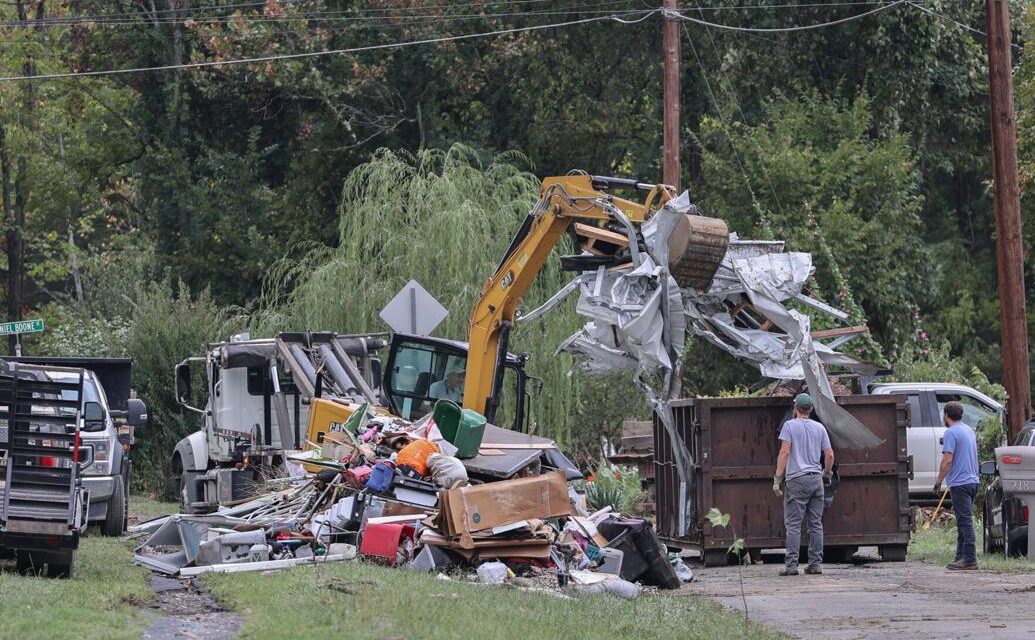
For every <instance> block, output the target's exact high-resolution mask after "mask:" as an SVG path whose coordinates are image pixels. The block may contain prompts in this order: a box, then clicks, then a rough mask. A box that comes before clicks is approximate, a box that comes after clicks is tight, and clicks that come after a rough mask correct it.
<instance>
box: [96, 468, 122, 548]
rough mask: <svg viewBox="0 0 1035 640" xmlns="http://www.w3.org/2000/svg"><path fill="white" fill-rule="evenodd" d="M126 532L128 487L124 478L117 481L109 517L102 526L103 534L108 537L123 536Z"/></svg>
mask: <svg viewBox="0 0 1035 640" xmlns="http://www.w3.org/2000/svg"><path fill="white" fill-rule="evenodd" d="M125 531H126V485H125V483H123V481H122V476H119V477H118V478H117V479H116V482H115V487H114V490H113V491H112V492H111V500H110V501H109V502H108V515H107V517H106V518H105V519H104V524H103V525H101V533H102V534H103V535H106V536H121V535H122V534H123V533H124V532H125Z"/></svg>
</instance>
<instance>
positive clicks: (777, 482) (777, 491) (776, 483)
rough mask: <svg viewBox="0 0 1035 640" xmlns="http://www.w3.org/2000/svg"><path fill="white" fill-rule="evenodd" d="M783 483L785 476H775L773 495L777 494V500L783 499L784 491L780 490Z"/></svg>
mask: <svg viewBox="0 0 1035 640" xmlns="http://www.w3.org/2000/svg"><path fill="white" fill-rule="evenodd" d="M782 482H783V476H773V493H775V494H776V497H777V498H782V497H783V489H781V488H780V484H781V483H782Z"/></svg>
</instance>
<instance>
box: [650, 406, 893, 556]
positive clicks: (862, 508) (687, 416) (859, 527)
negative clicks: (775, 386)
mask: <svg viewBox="0 0 1035 640" xmlns="http://www.w3.org/2000/svg"><path fill="white" fill-rule="evenodd" d="M839 402H840V403H841V404H842V405H843V406H844V407H845V408H846V409H847V410H848V411H849V412H850V413H852V414H853V415H855V416H856V417H857V418H859V419H860V420H861V421H862V422H863V423H864V424H866V425H867V426H868V427H869V428H870V429H871V430H873V431H874V432H875V433H876V434H877V435H878V436H880V437H881V438H882V439H883V440H884V443H883V444H882V445H881V446H879V447H876V448H874V449H869V450H860V451H854V450H847V449H844V450H835V451H834V454H835V457H836V458H837V461H838V465H839V473H840V476H841V485H840V487H839V489H838V491H837V494H836V496H835V498H834V502H833V505H832V506H831V508H830V510H829V511H828V512H827V514H826V515H825V517H824V535H825V543H826V544H827V545H828V546H838V545H843V546H849V545H880V544H906V543H908V541H909V524H910V523H909V504H908V500H909V496H908V486H907V481H908V480H907V457H906V444H905V443H906V433H905V428H906V415H907V414H906V411H907V409H906V405H905V402H904V399H903V398H901V397H898V396H847V397H843V398H839ZM789 406H790V402H789V400H788V399H787V398H723V399H701V400H685V401H679V402H678V403H676V404H675V413H676V416H675V417H676V423H677V425H678V431H679V432H680V435H681V436H682V437H683V438H684V440H685V442H686V443H687V446H688V448H690V450H691V454H692V456H693V459H694V463H695V465H696V466H697V471H696V474H695V484H696V486H695V491H694V497H695V503H694V504H695V513H694V526H693V527H691V531H689V532H688V534H687V535H685V536H679V535H678V531H677V525H678V523H677V522H676V520H677V518H676V516H675V513H677V512H676V511H675V509H676V508H677V506H678V496H679V493H678V484H679V482H678V478H677V477H676V476H675V469H674V467H672V466H671V461H672V456H671V446H672V445H671V443H670V442H669V441H668V438H667V436H665V433H664V430H663V429H662V428H661V426H660V423H658V421H657V420H655V452H656V460H655V472H656V476H657V489H658V495H657V519H658V524H657V526H658V532H659V535H661V536H662V537H663V538H665V539H666V540H667V541H669V542H670V543H673V544H677V545H683V546H692V547H698V548H701V549H722V548H726V547H728V546H729V545H730V544H731V543H732V542H733V538H734V532H736V535H737V536H738V537H742V538H744V539H745V543H746V545H747V546H748V547H749V548H755V549H760V548H778V547H782V546H783V541H784V533H785V532H784V526H783V502H782V499H781V498H777V497H776V496H775V495H774V494H773V492H772V477H773V471H774V470H775V467H776V457H777V453H778V452H779V448H780V441H779V430H780V426H781V425H782V424H783V422H784V421H785V420H787V419H788V418H790V411H789ZM711 507H717V508H718V509H719V510H720V511H722V512H724V513H729V514H730V516H731V518H730V525H731V527H729V528H727V529H713V528H712V527H711V526H710V525H709V524H707V522H706V521H705V519H704V515H705V514H706V513H707V512H708V510H709V509H710V508H711Z"/></svg>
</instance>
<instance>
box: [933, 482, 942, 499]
mask: <svg viewBox="0 0 1035 640" xmlns="http://www.w3.org/2000/svg"><path fill="white" fill-rule="evenodd" d="M941 494H942V483H940V482H936V483H934V495H936V496H940V495H941Z"/></svg>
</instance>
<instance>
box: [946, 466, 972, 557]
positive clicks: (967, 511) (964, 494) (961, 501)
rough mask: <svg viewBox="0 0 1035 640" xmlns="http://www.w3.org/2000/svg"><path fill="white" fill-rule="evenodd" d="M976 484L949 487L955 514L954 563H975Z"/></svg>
mask: <svg viewBox="0 0 1035 640" xmlns="http://www.w3.org/2000/svg"><path fill="white" fill-rule="evenodd" d="M977 493H978V485H977V484H961V485H959V486H958V487H949V497H950V498H952V510H953V511H955V512H956V562H959V561H961V560H962V561H963V562H965V563H967V564H973V563H975V562H977V547H976V536H975V535H974V499H975V498H977Z"/></svg>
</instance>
